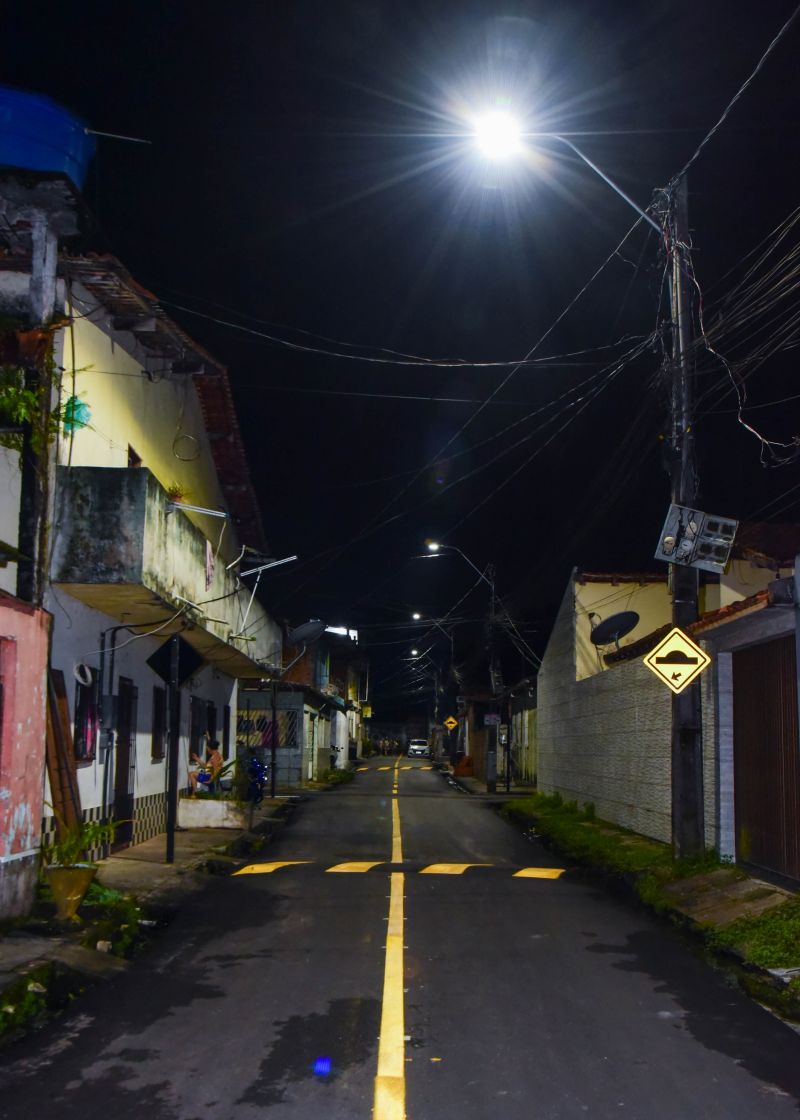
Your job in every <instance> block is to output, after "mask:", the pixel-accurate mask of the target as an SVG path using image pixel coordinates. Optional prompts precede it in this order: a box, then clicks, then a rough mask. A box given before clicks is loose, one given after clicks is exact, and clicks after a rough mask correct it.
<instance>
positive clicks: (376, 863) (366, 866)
mask: <svg viewBox="0 0 800 1120" xmlns="http://www.w3.org/2000/svg"><path fill="white" fill-rule="evenodd" d="M385 862H386V861H385V860H382V859H376V860H373V861H372V862H370V861H369V860H352V861H351V862H350V863H335V864H334V865H333V867H326V868H325V871H326V873H327V872H329V871H341V872H343V873H346V872H349V871H353V872H356V871H371V870H372V868H373V867H380V865H381V864H382V863H385Z"/></svg>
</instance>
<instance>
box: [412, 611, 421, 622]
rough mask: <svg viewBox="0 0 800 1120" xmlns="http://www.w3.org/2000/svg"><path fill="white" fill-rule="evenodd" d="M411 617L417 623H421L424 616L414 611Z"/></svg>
mask: <svg viewBox="0 0 800 1120" xmlns="http://www.w3.org/2000/svg"><path fill="white" fill-rule="evenodd" d="M411 617H412V618H413V619H414V621H415V622H419V620H420V619H421V618H422V615H421V614H420V613H419V611H414V613H413V614H412V616H411Z"/></svg>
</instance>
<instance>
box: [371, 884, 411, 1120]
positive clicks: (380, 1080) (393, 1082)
mask: <svg viewBox="0 0 800 1120" xmlns="http://www.w3.org/2000/svg"><path fill="white" fill-rule="evenodd" d="M404 881H405V876H404V874H403V873H402V871H393V872H392V874H391V884H392V886H391V894H390V896H389V927H388V930H387V934H386V963H385V965H384V971H383V1003H382V1007H381V1036H380V1044H379V1046H378V1071H377V1076H376V1077H375V1094H374V1098H373V1109H372V1116H373V1120H405V1115H406V1081H405V1078H406V1068H405V1055H406V1045H405V1014H404V1007H403V940H404V931H403V884H404Z"/></svg>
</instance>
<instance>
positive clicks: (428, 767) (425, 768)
mask: <svg viewBox="0 0 800 1120" xmlns="http://www.w3.org/2000/svg"><path fill="white" fill-rule="evenodd" d="M420 770H433V767H432V766H420Z"/></svg>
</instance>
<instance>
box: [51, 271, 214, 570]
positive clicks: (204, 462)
mask: <svg viewBox="0 0 800 1120" xmlns="http://www.w3.org/2000/svg"><path fill="white" fill-rule="evenodd" d="M78 287H79V286H78ZM76 291H77V288H76ZM95 302H96V301H95V300H94V299H93V298H92V297H89V303H90V304H92V305H94V303H95ZM70 332H71V338H70V337H67V338H66V340H65V360H64V365H65V366H68V368H69V370H70V376H69V377H65V379H64V394H63V396H64V399H66V397H68V396H71V395H72V393H73V391H74V392H75V395H76V396H78V397H80V399H81V400H82V401H84V402H85V403H86V404H87V405H88V406H89V408H90V409H91V414H92V415H91V421H90V424H89V425H88V426H87V427H85V428H80V429H79V430H78V431H76V432H75V433H74V436H73V437H72V438H70V437H67V438H66V439H65V440H64V442H63V444H62V452H61V459H60V461H61V462H62V463H66V462H67V461H68V459H69V462H71V463H72V465H73V466H96V467H127V466H128V446H129V445H130V446H131V447H132V448H133V449H134V450H135V451H136V453H137V454H138V455H139V456H140V457H141V459H142V465H143V466H145V467H147V468H148V469H149V470H151V471H152V472H153V474H154V475H155V476H156V478H157V479H158V481H159V482H160V483H161V485H162V486H163V487H164V488H165V489H166V488H168V487H169V486H170V485H171V484H172V483H173V482H174V483H176V484H178V485H179V486H181V487H182V489H183V493H184V495H185V498H184V500H185V501H188V502H190V503H191V504H192V505H198V506H206V507H209V508H216V507H220V508H223V509H224V508H225V501H224V497H223V494H222V490H221V488H220V486H219V483H218V481H217V477H216V472H215V469H214V464H213V458H212V455H211V450H210V446H209V441H208V436H207V433H206V431H205V424H204V422H203V417H202V413H201V410H200V404H199V401H198V398H197V392H196V390H195V386H194V382H193V380H192V378H191V377H190V376H187V375H185V374H180V375H172V374H170V375H167V376H165V375H164V374H163V373H155V374H153V375H151V376H150V377H148V376H146V375H145V373H144V371H143V361H142V359H141V357H140V356H138V355H137V354H136V353H135V349H136V347H135V343H134V340H133V337H132V336H131V335H130V334H128V333H127V332H123V333H119V332H117V333H115V332H113V331H111V330H110V328H108V327H106V329H101V327H100V326H99V325H97V324H95V323H94V322H92V321H91V320H90V319H88V318H85V317H82V316H80V315H78V316H77V317H76V318H75V320H74V321H73V324H72V326H71V327H70ZM73 340H74V348H75V349H74V359H75V369H76V373H75V381H74V385H73V379H72V376H71V372H72V358H73V352H72V345H73ZM188 516H189V517H190V519H192V520H196V522H197V524H198V526H199V527H200V528H201V529H203V530H204V531H205V532H208V531H209V526H208V519H205V520H203V519H202V515H197V514H189V515H188ZM235 536H236V534H235V533H231V532H229V533H226V537H227V538H228V539H227V541H226V542H223V543H224V545H225V547H223V555H226V554H227V552H228V549H231V550H233V555H235V554H236V552H235V547H236V546H235Z"/></svg>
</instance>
